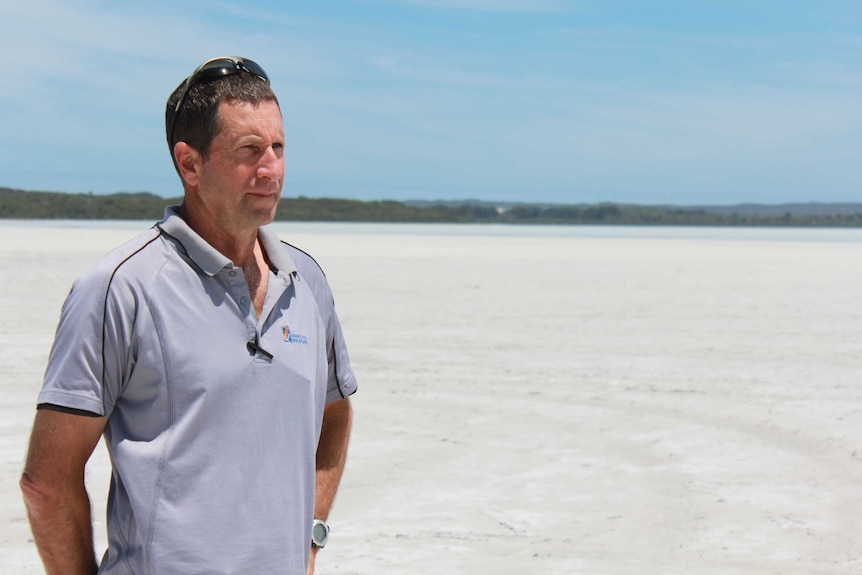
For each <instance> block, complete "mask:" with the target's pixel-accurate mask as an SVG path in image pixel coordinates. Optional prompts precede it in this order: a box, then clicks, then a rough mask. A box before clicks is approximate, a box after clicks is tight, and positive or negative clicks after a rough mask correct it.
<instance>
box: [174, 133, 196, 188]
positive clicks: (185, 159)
mask: <svg viewBox="0 0 862 575" xmlns="http://www.w3.org/2000/svg"><path fill="white" fill-rule="evenodd" d="M174 160H176V162H177V167H178V168H179V170H180V177H181V178H182V179H183V182H184V183H185V184H186V185H188V186H197V185H198V182H199V180H200V173H201V166H202V164H203V159H202V158H201V155H200V153H199V152H198V151H197V150H195V149H194V148H192V147H191V146H189V145H188V144H187V143H185V142H177V143H176V145H174Z"/></svg>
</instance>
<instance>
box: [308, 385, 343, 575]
mask: <svg viewBox="0 0 862 575" xmlns="http://www.w3.org/2000/svg"><path fill="white" fill-rule="evenodd" d="M352 419H353V409H352V407H351V405H350V398H344V399H340V400H338V401H334V402H332V403H328V404H326V407H325V408H324V411H323V426H322V428H321V430H320V441H319V442H318V444H317V474H316V479H315V481H316V487H315V498H314V516H315V517H316V518H317V519H323V520H324V521H326V519H327V517H328V516H329V510H330V509H331V508H332V502H333V501H334V500H335V492H336V491H338V483H339V482H340V481H341V474H342V473H343V472H344V463H345V461H346V460H347V444H348V441H349V440H350V424H351V422H352ZM316 554H317V548H316V547H312V549H311V559H310V560H309V566H308V573H309V574H311V573H313V572H314V557H315V555H316Z"/></svg>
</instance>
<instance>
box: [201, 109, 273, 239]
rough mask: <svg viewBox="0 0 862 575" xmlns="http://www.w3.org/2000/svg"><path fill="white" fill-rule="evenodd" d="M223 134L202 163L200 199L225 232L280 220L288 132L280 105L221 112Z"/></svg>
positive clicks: (210, 217) (209, 215)
mask: <svg viewBox="0 0 862 575" xmlns="http://www.w3.org/2000/svg"><path fill="white" fill-rule="evenodd" d="M218 120H219V126H220V130H219V132H218V134H217V135H216V137H215V138H214V139H213V141H212V143H211V144H210V148H209V153H208V154H207V158H206V160H204V161H203V165H202V170H201V174H200V182H199V185H198V189H197V195H198V200H199V204H200V207H201V208H202V209H203V210H204V211H205V212H206V215H207V217H208V218H209V219H210V220H211V221H213V222H214V223H216V224H218V225H219V226H220V227H221V229H222V230H224V231H226V232H229V233H230V232H241V231H246V230H250V229H257V228H258V227H259V226H262V225H265V224H268V223H270V222H271V221H272V220H273V218H274V217H275V210H276V208H277V207H278V200H279V199H280V198H281V186H282V183H283V181H284V128H283V126H282V122H281V113H280V112H279V109H278V106H277V105H276V104H275V102H262V103H261V104H260V105H258V106H254V105H252V104H248V103H244V102H237V103H225V104H221V105H220V106H219V110H218Z"/></svg>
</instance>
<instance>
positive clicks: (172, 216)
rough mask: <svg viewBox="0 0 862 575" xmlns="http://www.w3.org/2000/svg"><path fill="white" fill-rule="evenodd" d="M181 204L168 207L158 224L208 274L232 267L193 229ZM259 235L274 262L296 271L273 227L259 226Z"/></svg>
mask: <svg viewBox="0 0 862 575" xmlns="http://www.w3.org/2000/svg"><path fill="white" fill-rule="evenodd" d="M178 209H179V206H168V207H166V208H165V217H164V219H162V221H160V222H159V223H158V224H156V225H157V226H158V227H159V228H160V229H161V230H162V231H164V232H165V233H166V234H168V235H169V236H171V237H173V238H176V240H177V241H179V242H180V243H181V244H182V246H183V248H185V250H186V253H187V254H188V256H189V257H190V258H191V259H192V261H194V262H195V264H197V265H198V267H200V268H201V270H203V272H204V273H205V274H207V275H209V276H214V275H216V274H217V273H218V272H220V271H221V270H223V269H224V268H226V267H231V266H232V265H233V262H231V261H230V260H229V259H228V258H227V256H225V255H224V254H222V253H221V252H220V251H218V250H217V249H215V248H214V247H212V246H211V245H210V244H209V243H207V242H206V240H204V239H203V238H202V237H201V236H200V235H198V233H197V232H196V231H194V230H193V229H191V228H190V227H189V225H188V224H187V223H186V221H185V220H184V219H182V218H181V217H180V215H179V214H178V213H177V210H178ZM257 237H258V239H259V240H260V243H261V244H262V245H263V249H264V250H265V251H266V255H267V257H268V258H269V261H270V262H272V265H274V266H275V267H276V269H278V270H279V271H281V272H284V273H285V274H292V273H294V272H295V271H296V265H295V264H294V263H293V260H292V259H291V258H290V256H289V255H287V252H286V251H285V250H284V249H282V247H281V240H279V239H278V236H277V235H276V234H275V232H273V231H272V230H270V229H268V228H266V227H262V228H259V230H258V236H257Z"/></svg>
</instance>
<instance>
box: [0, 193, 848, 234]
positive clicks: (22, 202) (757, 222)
mask: <svg viewBox="0 0 862 575" xmlns="http://www.w3.org/2000/svg"><path fill="white" fill-rule="evenodd" d="M180 201H181V199H180V198H162V197H159V196H155V195H153V194H150V193H146V192H141V193H119V194H109V195H94V194H66V193H57V192H29V191H22V190H12V189H8V188H0V218H19V219H118V220H157V219H160V218H161V217H162V215H163V213H164V209H165V206H167V205H171V204H178V203H180ZM854 210H855V211H854ZM276 219H277V220H285V221H286V220H290V221H325V222H428V223H505V224H566V225H640V226H644V225H646V226H661V225H675V226H788V227H791V226H792V227H862V205H859V206H858V209H855V208H853V207H851V208H850V209H847V208H846V207H845V208H843V209H842V210H841V211H840V212H837V213H810V211H805V210H801V211H800V212H794V211H793V210H791V209H788V210H787V211H786V212H785V213H783V214H764V213H762V211H761V212H758V211H756V210H753V209H748V210H740V212H735V211H730V208H729V207H727V206H723V207H714V208H712V209H710V208H689V207H673V206H639V205H630V204H594V205H539V204H505V205H502V206H499V207H498V206H495V205H493V204H490V203H487V202H464V203H458V202H445V203H444V202H440V203H431V202H421V203H419V202H417V203H405V202H396V201H368V202H366V201H359V200H340V199H328V198H321V199H313V198H306V197H298V198H284V199H282V200H281V203H280V204H279V209H278V215H277V217H276Z"/></svg>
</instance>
